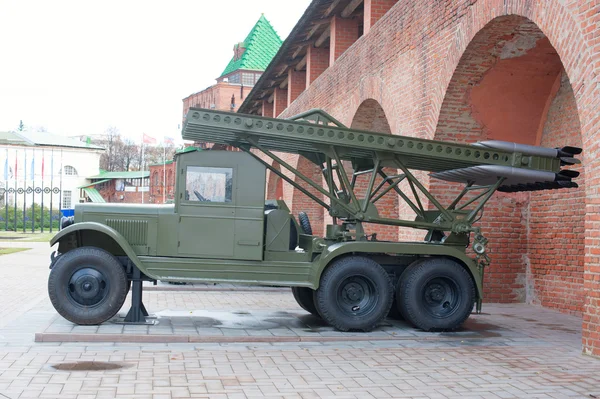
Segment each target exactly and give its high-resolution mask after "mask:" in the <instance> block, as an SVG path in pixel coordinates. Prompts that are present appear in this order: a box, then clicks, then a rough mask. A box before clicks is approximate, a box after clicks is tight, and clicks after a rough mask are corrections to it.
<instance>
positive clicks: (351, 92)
mask: <svg viewBox="0 0 600 399" xmlns="http://www.w3.org/2000/svg"><path fill="white" fill-rule="evenodd" d="M599 7H600V5H598V4H597V3H596V2H595V1H591V0H583V1H575V0H564V1H563V0H548V1H544V2H538V1H532V0H478V1H472V0H454V1H446V2H438V1H423V2H413V1H408V0H402V1H399V2H398V3H397V4H396V5H394V6H393V7H392V8H391V9H390V11H389V12H387V13H386V14H385V15H384V16H383V17H381V19H379V21H377V23H376V24H375V25H373V26H372V27H371V29H370V31H369V33H368V34H365V35H363V36H362V37H360V38H359V39H358V40H357V41H356V42H355V43H354V44H352V46H351V47H350V49H349V51H346V52H345V53H343V54H341V55H339V54H334V56H333V60H335V62H334V63H331V64H330V66H329V68H328V69H327V70H326V71H325V72H323V73H322V74H321V76H320V77H319V78H318V80H317V81H315V84H313V85H311V86H310V87H309V88H308V89H307V90H306V91H304V92H303V93H302V94H301V95H300V96H299V97H298V98H297V99H296V101H295V102H294V103H292V104H291V105H290V107H289V108H288V109H287V110H286V111H285V112H283V113H282V114H281V115H280V116H281V117H287V116H291V115H295V114H297V113H299V112H302V111H305V110H307V109H310V108H314V107H320V108H323V109H325V110H326V111H327V112H329V113H331V114H332V115H333V116H335V117H336V118H337V119H339V120H340V121H342V122H343V123H344V124H346V125H350V124H351V122H352V120H353V117H354V115H355V114H356V111H357V109H358V108H359V106H360V105H361V104H362V103H363V102H364V101H365V100H368V99H374V100H376V101H377V102H378V103H379V104H380V105H381V107H382V108H383V110H384V112H385V115H386V116H387V118H388V123H389V126H390V129H391V132H392V134H403V135H408V136H415V137H425V138H433V137H435V136H436V130H438V126H439V124H438V120H439V121H440V123H445V121H444V118H443V114H442V113H443V112H450V111H451V112H453V113H454V116H456V117H457V118H455V120H454V122H453V123H456V124H457V125H456V130H461V131H462V130H463V128H465V129H464V130H465V131H466V133H464V134H465V135H464V136H461V135H462V134H463V133H458V135H457V136H455V137H454V139H456V140H467V139H470V138H471V137H472V134H473V133H474V132H479V133H480V135H481V134H483V133H484V131H483V130H482V129H481V123H482V122H484V121H486V120H488V119H487V117H489V116H491V117H494V114H493V113H492V114H487V115H483V117H480V116H481V115H479V116H478V115H473V114H472V112H471V116H470V117H468V116H465V117H464V118H462V117H461V115H462V116H464V115H465V114H466V112H465V111H468V109H466V108H465V107H458V108H456V109H455V110H450V109H446V110H443V109H442V108H443V102H444V101H445V99H447V98H450V97H449V96H453V95H459V96H460V95H462V94H461V92H460V91H458V92H452V90H450V82H451V80H452V78H453V76H455V72H456V69H457V67H458V66H459V63H460V60H461V57H462V56H463V54H464V53H465V51H466V50H467V49H468V47H469V46H470V44H471V42H472V40H473V39H474V38H476V35H477V34H478V32H480V31H481V29H483V28H484V27H485V26H486V25H488V24H489V23H490V22H493V23H494V24H496V23H500V25H496V26H498V27H499V28H498V29H500V31H502V32H506V30H507V29H506V27H501V25H502V24H508V23H509V22H510V21H505V20H496V18H499V17H505V16H509V15H517V16H522V17H525V18H527V19H528V20H530V21H532V22H533V24H534V25H535V28H536V29H538V30H539V31H541V32H543V33H544V35H545V36H546V37H547V39H548V44H550V45H551V47H552V48H554V49H555V50H556V52H557V53H558V57H559V59H560V61H561V64H562V67H564V69H565V71H566V74H567V75H568V77H569V79H570V84H571V87H572V91H573V95H574V101H575V103H576V104H577V112H578V119H579V121H580V124H581V135H582V143H584V144H583V146H584V151H585V154H587V157H586V162H585V171H586V176H587V178H586V184H585V186H586V188H585V192H586V194H587V196H586V201H585V208H584V209H585V233H581V232H577V233H576V234H577V237H576V238H575V240H576V241H577V242H579V243H581V242H584V252H583V253H584V260H583V261H584V267H583V290H584V294H585V300H584V304H583V308H582V309H583V344H584V351H585V352H586V353H591V354H595V355H600V336H599V331H600V199H598V198H597V195H596V194H595V192H596V191H597V189H596V187H598V186H600V173H598V172H597V169H600V159H599V157H597V156H595V154H597V153H598V152H599V151H600V146H599V143H600V136H598V132H599V131H600V116H599V115H600V113H599V112H598V109H599V107H600V93H599V90H600V85H599V82H598V78H597V76H599V74H600V29H598V28H597V23H598V15H600V13H599V12H598V11H599ZM488 33H489V34H490V35H492V34H494V32H493V31H491V32H488ZM532 34H533V33H532V32H530V33H529V34H528V35H526V36H529V37H531V36H532ZM536 34H537V33H536ZM502 36H503V35H502V34H501V35H500V36H499V37H498V39H499V40H497V41H496V43H499V42H500V41H501V40H504V41H506V42H508V41H510V40H512V39H514V37H515V36H511V35H510V33H509V34H508V36H507V37H502ZM493 42H494V40H491V41H490V45H492V47H493ZM537 43H539V40H536V44H537ZM514 44H515V46H514V49H513V50H514V51H516V52H520V51H521V50H520V49H521V48H523V49H526V48H528V46H529V45H530V44H531V42H527V41H526V42H524V43H523V44H521V42H515V43H514ZM509 58H510V57H509ZM492 61H493V60H492ZM483 62H485V60H483ZM493 62H495V61H493ZM472 67H473V69H474V70H475V72H474V73H479V69H480V68H481V69H485V65H484V66H482V65H480V64H478V63H474V64H473V65H472ZM533 68H535V67H533ZM548 76H550V77H552V76H551V75H548ZM490 82H491V83H493V80H492V81H490ZM493 86H494V85H491V86H490V87H493ZM546 87H547V86H545V85H544V88H546ZM447 89H448V90H447ZM469 92H470V91H469ZM471 93H472V92H471ZM550 94H551V93H549V92H548V93H546V94H545V95H546V96H547V97H548V96H549V95H550ZM476 97H477V95H476ZM557 98H558V97H557ZM480 99H484V100H485V98H480ZM483 103H485V101H484V102H483ZM479 104H482V103H481V102H480V103H479ZM536 104H539V103H537V102H536ZM542 104H543V106H544V107H545V106H546V102H545V101H544V102H542ZM468 108H470V107H468ZM487 108H488V111H489V107H487ZM555 108H556V107H555ZM544 109H545V108H543V109H542V113H543V112H544ZM552 113H553V111H552V110H550V109H549V110H548V111H547V112H546V115H545V118H546V120H547V121H548V122H549V123H550V125H549V126H550V127H548V128H547V129H548V130H546V131H544V128H545V123H544V121H543V118H542V115H540V119H539V120H538V123H537V127H538V128H537V131H536V132H534V133H531V132H529V133H528V136H527V139H528V140H531V139H533V137H535V140H537V139H538V138H542V137H541V136H545V137H544V138H543V140H544V142H547V143H550V142H557V141H558V140H560V137H555V138H551V137H550V136H552V134H553V133H552V131H556V130H555V129H552V128H551V127H552V126H553V125H556V123H557V122H556V121H558V119H556V118H554V117H553V116H552ZM554 113H556V112H554ZM569 118H570V117H569ZM533 126H535V124H534V125H533ZM530 129H533V128H530ZM438 133H440V132H438ZM532 134H533V137H532ZM439 137H442V136H441V135H440V136H439ZM570 138H572V137H570ZM569 141H570V142H572V141H571V140H569ZM433 188H435V187H433ZM284 190H285V188H284ZM557 193H558V192H557ZM495 201H496V202H495V203H494V204H496V205H497V206H496V208H494V207H492V208H491V209H496V210H497V212H498V213H496V214H494V216H496V218H503V219H501V220H504V221H503V222H493V221H490V222H489V223H501V226H502V227H504V226H507V225H508V226H512V227H511V228H512V229H513V230H512V231H501V230H499V229H497V230H494V229H492V227H493V225H491V224H488V230H490V232H489V233H488V236H490V238H493V239H494V238H495V237H492V235H493V234H499V235H500V236H502V237H503V239H508V240H510V241H508V242H506V243H505V244H506V245H508V246H509V248H511V249H510V250H509V252H506V253H505V254H501V253H500V252H498V251H499V250H500V249H501V248H499V247H498V245H499V244H496V245H497V248H498V251H496V250H494V253H493V255H494V259H495V262H498V260H501V259H503V257H504V256H509V255H510V252H519V253H523V252H524V253H525V254H526V255H527V248H531V249H532V251H533V250H534V249H535V247H534V246H533V245H531V246H529V247H528V246H527V240H525V241H523V237H519V235H520V234H521V233H520V231H522V230H523V229H522V223H523V221H525V223H527V221H529V223H530V225H529V227H531V221H532V220H533V219H534V218H536V217H537V215H538V213H539V212H540V211H541V210H540V211H538V210H534V212H533V215H528V212H529V209H530V205H529V202H528V201H529V199H528V198H523V197H522V196H521V197H519V196H498V198H497V199H496V200H495ZM492 205H493V204H492ZM556 206H557V208H556V209H559V208H560V209H561V211H562V212H564V211H565V209H564V205H562V204H558V203H557V204H556ZM579 206H581V203H579ZM488 209H490V208H489V207H488ZM491 213H492V212H491V211H488V213H487V216H486V217H489V216H490V214H491ZM526 226H527V224H526ZM534 228H535V227H534ZM492 230H494V231H492ZM574 233H575V232H574ZM538 234H539V233H538ZM568 234H570V233H568V232H561V235H562V238H561V240H567V239H568V238H567V237H566V235H568ZM515 235H517V237H515ZM499 238H500V237H499ZM530 241H531V240H530ZM497 242H498V241H497ZM523 242H525V244H523ZM517 244H518V246H514V245H517ZM523 245H525V250H524V249H523ZM492 249H493V248H492ZM538 249H539V248H538ZM573 251H576V250H573ZM511 262H512V259H509V258H506V262H504V265H505V266H504V267H503V269H497V271H496V273H495V274H496V278H495V279H494V281H495V282H500V284H501V287H494V286H491V285H490V283H491V281H490V279H488V280H487V281H488V289H489V288H491V289H492V293H491V294H490V293H489V292H488V296H487V297H488V299H496V297H498V300H523V299H524V298H526V297H527V292H528V290H527V287H528V286H527V284H526V282H527V280H528V279H529V280H530V281H534V282H535V283H534V284H533V286H534V287H537V288H536V289H538V294H539V295H540V296H539V297H543V296H544V295H545V294H542V293H541V292H542V291H543V290H542V289H541V287H543V286H544V284H547V282H548V278H547V277H542V276H546V275H550V276H551V277H552V276H555V277H552V278H554V279H555V280H558V277H556V276H558V275H559V274H557V273H555V272H548V271H549V270H551V269H552V267H550V268H548V271H544V269H540V270H539V271H538V269H536V267H537V266H536V265H537V264H541V263H540V262H543V260H540V261H539V262H538V261H537V260H535V261H534V263H531V264H530V263H528V262H531V260H529V261H528V260H527V259H524V260H523V259H520V262H519V263H517V265H518V266H514V267H515V269H514V270H513V266H512V263H511ZM576 263H577V261H575V260H571V259H570V260H569V261H568V265H567V266H568V268H570V269H565V271H566V270H569V271H572V272H573V273H574V277H573V281H572V282H565V284H564V285H562V286H560V287H564V288H565V289H567V290H569V292H570V293H575V291H577V290H579V289H580V282H581V279H579V278H578V277H577V275H580V274H579V273H580V272H574V270H575V269H576V268H577V266H575V265H576ZM527 265H532V266H533V269H532V268H531V267H529V268H528V266H527ZM528 273H530V274H532V275H528ZM490 274H491V273H490ZM503 275H505V276H506V280H503V279H504V277H503ZM492 276H493V275H491V276H490V277H492ZM576 280H577V281H576ZM536 284H537V285H536ZM569 284H572V285H569ZM555 287H558V285H556V286H555ZM569 287H570V288H569ZM547 291H548V289H545V291H544V292H547ZM540 302H541V301H540ZM542 303H543V304H546V305H548V306H555V307H557V308H561V309H563V310H568V311H572V310H571V309H568V308H569V306H571V305H567V304H566V302H565V303H563V304H560V305H559V304H555V305H549V303H550V302H548V301H545V302H542ZM575 312H576V310H575Z"/></svg>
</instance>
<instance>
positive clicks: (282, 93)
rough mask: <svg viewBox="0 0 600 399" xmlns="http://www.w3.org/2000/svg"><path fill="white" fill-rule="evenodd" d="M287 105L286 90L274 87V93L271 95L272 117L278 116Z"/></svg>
mask: <svg viewBox="0 0 600 399" xmlns="http://www.w3.org/2000/svg"><path fill="white" fill-rule="evenodd" d="M286 107H287V90H284V89H280V88H279V87H278V88H276V89H275V94H274V96H273V117H276V116H278V115H279V114H280V113H282V112H283V110H285V109H286Z"/></svg>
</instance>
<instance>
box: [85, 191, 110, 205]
mask: <svg viewBox="0 0 600 399" xmlns="http://www.w3.org/2000/svg"><path fill="white" fill-rule="evenodd" d="M83 191H85V193H86V194H87V195H88V197H90V199H91V200H92V202H98V203H99V202H106V201H104V198H102V196H101V195H100V193H99V192H98V190H96V189H95V188H84V189H83Z"/></svg>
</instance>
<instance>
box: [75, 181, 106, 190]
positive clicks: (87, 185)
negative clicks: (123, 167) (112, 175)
mask: <svg viewBox="0 0 600 399" xmlns="http://www.w3.org/2000/svg"><path fill="white" fill-rule="evenodd" d="M111 180H112V179H102V180H98V181H95V182H93V183H89V184H86V185H84V186H81V187H77V188H85V187H92V186H95V185H96V184H102V183H106V182H107V181H111Z"/></svg>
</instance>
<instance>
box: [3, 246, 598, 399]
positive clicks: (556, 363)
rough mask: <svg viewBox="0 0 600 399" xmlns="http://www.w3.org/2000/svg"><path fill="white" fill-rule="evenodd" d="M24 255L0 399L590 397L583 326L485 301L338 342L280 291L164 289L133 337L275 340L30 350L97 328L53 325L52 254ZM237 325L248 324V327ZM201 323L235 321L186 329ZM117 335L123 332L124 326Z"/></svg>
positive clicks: (9, 283) (8, 295)
mask: <svg viewBox="0 0 600 399" xmlns="http://www.w3.org/2000/svg"><path fill="white" fill-rule="evenodd" d="M31 244H36V243H31ZM31 244H29V245H31ZM2 245H4V243H2ZM31 246H32V247H34V248H33V249H32V250H30V251H26V252H21V253H17V254H12V255H6V256H2V257H0V275H1V276H2V279H0V301H1V302H0V303H1V305H0V398H10V399H16V398H32V397H35V398H38V397H39V398H61V399H63V398H64V399H70V398H78V399H84V398H153V399H159V398H189V397H195V398H228V399H230V398H252V397H269V398H317V397H340V398H370V397H372V398H445V397H450V398H452V397H454V398H459V397H460V398H595V397H598V398H600V359H595V358H591V357H588V356H584V355H582V354H581V332H580V327H581V320H580V319H579V318H577V317H573V316H568V315H562V314H559V313H556V312H553V311H549V310H545V309H541V308H537V307H533V306H528V305H486V306H485V307H484V312H485V313H484V314H482V315H474V316H473V317H472V318H471V319H470V321H469V324H468V325H467V328H466V329H465V330H463V331H460V332H457V333H452V334H427V333H423V332H419V331H417V330H415V329H412V328H410V327H409V326H406V325H405V324H403V323H395V322H386V323H385V324H384V325H383V326H382V327H380V328H379V329H378V330H376V331H374V332H372V333H369V334H342V333H336V332H333V331H330V330H328V329H327V328H325V327H323V326H322V325H319V324H318V323H317V322H315V321H314V320H312V321H313V322H314V324H315V325H314V326H311V325H310V323H309V320H310V316H308V315H306V313H304V312H303V311H302V310H301V309H299V308H298V306H297V305H296V304H295V302H294V300H293V298H292V296H291V293H289V291H283V290H271V291H222V292H218V291H191V292H185V291H177V290H172V289H170V288H169V287H165V288H163V289H169V291H164V290H159V291H155V290H153V291H147V292H146V293H145V294H144V296H145V302H146V305H147V307H148V308H149V310H150V311H151V312H157V313H158V315H159V316H160V318H159V321H160V322H159V324H158V325H156V326H152V327H145V326H144V329H145V330H144V331H141V332H140V331H137V332H135V333H136V334H142V335H144V334H146V335H151V334H154V333H153V332H151V330H152V329H157V328H161V325H162V327H163V328H165V326H167V325H168V326H170V327H168V328H169V329H170V330H169V333H168V335H169V334H189V335H190V334H191V335H195V336H198V337H202V336H204V335H203V334H210V335H211V336H213V335H217V332H218V331H220V332H222V334H223V335H225V334H228V332H227V331H228V330H231V331H234V330H237V331H246V333H248V331H264V330H265V328H264V327H273V326H272V325H266V324H265V325H262V326H261V325H260V323H266V322H267V321H269V323H275V324H276V325H277V326H275V327H273V328H266V330H276V331H274V332H273V331H270V334H271V336H272V337H273V339H272V340H271V341H270V342H262V343H249V342H228V343H225V342H211V343H206V342H199V343H131V342H129V343H109V342H101V343H98V342H96V343H94V342H62V343H61V342H43V343H35V342H34V335H35V333H38V332H44V331H48V330H52V329H53V328H56V327H60V326H62V327H63V328H64V330H65V331H64V333H66V334H79V333H88V334H94V335H96V336H97V335H101V334H102V333H103V332H102V331H101V330H100V329H102V328H103V327H105V326H101V327H99V328H98V327H90V328H88V327H84V328H88V329H90V331H81V330H79V329H80V328H81V327H79V326H77V327H75V326H73V325H70V323H68V322H66V321H64V320H62V319H61V318H60V317H58V316H57V315H56V312H55V311H54V310H53V308H52V306H51V305H50V303H49V301H48V299H47V297H46V291H45V290H46V278H47V274H48V268H47V265H48V254H49V250H48V248H47V246H41V245H40V246H38V245H31ZM178 289H179V288H178ZM123 311H126V309H123ZM190 312H191V313H190ZM236 312H237V313H236ZM184 315H185V316H186V317H183V316H184ZM188 315H189V316H188ZM273 315H278V316H279V317H276V318H275V319H277V320H272V319H274V318H273V317H272V316H273ZM245 317H250V318H251V319H252V320H253V323H256V322H258V323H259V325H258V327H257V328H249V326H248V324H244V323H246V322H247V321H244V318H245ZM207 318H209V319H212V320H218V321H219V320H220V321H221V322H222V321H223V320H234V321H235V320H237V322H232V323H231V324H230V325H229V326H223V325H221V326H220V327H219V326H217V325H215V324H214V323H213V324H211V323H212V322H208V323H204V324H202V322H201V323H200V325H201V327H198V325H197V324H195V321H199V320H200V321H202V320H203V321H204V322H206V321H207V320H206V319H207ZM186 319H187V320H192V321H191V322H190V321H187V322H186V321H185V320H186ZM240 319H241V320H240ZM236 323H237V324H236ZM296 323H304V324H302V325H298V324H296ZM207 324H208V325H207ZM106 326H107V327H111V326H114V325H112V324H107V325H106ZM186 326H187V327H186ZM191 326H193V328H192V327H191ZM117 328H118V329H122V330H121V332H123V333H127V332H126V331H125V329H129V328H130V326H127V327H122V326H118V327H117ZM199 328H201V329H202V328H205V329H207V330H199ZM94 329H95V330H94ZM298 329H299V330H300V331H303V332H306V331H304V330H310V329H315V330H317V331H318V332H317V333H307V334H308V335H310V336H314V335H315V334H317V335H319V336H322V338H323V339H322V340H316V341H314V342H278V341H281V338H282V337H286V335H285V334H289V333H290V332H292V333H293V332H295V331H296V330H298ZM285 331H287V332H285ZM328 331H329V332H328ZM393 332H396V334H392V333H393ZM248 334H250V333H248ZM357 337H358V338H360V339H365V337H368V338H369V339H371V340H370V341H364V340H360V341H357V340H356V338H357ZM361 337H362V338H361ZM329 339H333V340H329ZM85 362H93V363H85ZM101 362H107V364H108V365H109V366H113V367H120V368H117V369H114V370H105V371H102V370H95V371H86V370H81V371H77V370H71V371H60V370H56V369H54V368H52V366H53V365H60V364H65V363H75V367H83V368H92V369H93V368H98V367H100V366H102V365H103V364H102V363H101Z"/></svg>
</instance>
